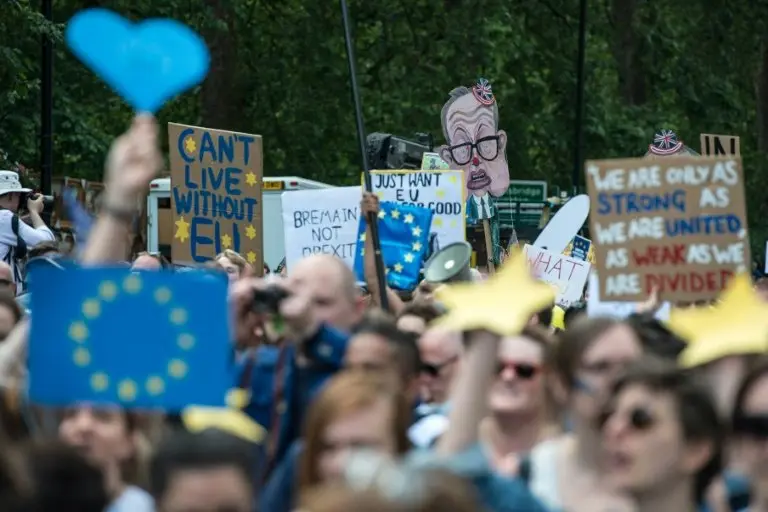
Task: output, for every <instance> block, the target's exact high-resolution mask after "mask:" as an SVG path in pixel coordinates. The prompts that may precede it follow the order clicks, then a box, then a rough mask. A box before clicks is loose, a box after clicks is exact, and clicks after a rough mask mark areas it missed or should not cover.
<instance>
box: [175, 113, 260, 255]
mask: <svg viewBox="0 0 768 512" xmlns="http://www.w3.org/2000/svg"><path fill="white" fill-rule="evenodd" d="M168 146H169V151H170V163H171V209H172V210H173V222H174V226H173V245H172V247H171V255H172V257H173V260H174V262H177V263H202V262H204V261H206V260H209V259H211V258H213V257H214V256H215V255H216V254H218V253H220V252H222V251H224V250H225V249H232V250H234V251H237V252H239V253H240V254H242V255H243V256H244V257H245V258H246V259H247V260H248V261H249V262H250V263H251V264H252V265H253V266H254V267H255V268H257V269H260V268H261V267H262V264H263V263H262V262H263V252H262V220H261V219H262V204H261V183H262V146H261V136H259V135H248V134H245V133H236V132H229V131H224V130H211V129H208V128H199V127H196V126H188V125H183V124H175V123H168Z"/></svg>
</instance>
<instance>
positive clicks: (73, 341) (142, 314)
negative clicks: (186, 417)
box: [29, 266, 232, 411]
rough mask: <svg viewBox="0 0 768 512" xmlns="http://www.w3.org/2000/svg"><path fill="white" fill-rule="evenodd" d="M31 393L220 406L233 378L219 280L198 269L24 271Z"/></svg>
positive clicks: (53, 399) (130, 404)
mask: <svg viewBox="0 0 768 512" xmlns="http://www.w3.org/2000/svg"><path fill="white" fill-rule="evenodd" d="M32 273H33V280H34V282H37V283H45V284H46V291H45V292H43V291H42V290H38V291H37V292H36V293H34V294H32V309H33V310H34V311H35V314H34V316H33V317H32V323H31V326H30V340H29V374H30V390H29V393H30V400H31V401H33V402H35V403H39V404H44V405H67V404H71V403H74V402H94V403H105V404H119V405H121V406H123V407H127V408H162V409H165V410H169V411H178V410H181V409H182V408H184V407H186V406H188V405H192V404H194V405H203V406H223V405H224V403H225V397H226V393H227V389H228V387H229V384H230V380H231V361H232V357H231V350H232V347H231V343H230V339H231V338H230V332H229V322H228V312H227V285H226V283H225V282H224V281H222V280H220V279H215V278H213V276H209V275H205V274H202V273H201V274H195V273H186V274H177V273H170V272H144V273H140V274H139V273H133V272H130V271H128V270H127V269H117V268H79V267H75V268H68V269H66V270H64V271H62V270H59V269H54V268H51V267H49V266H38V267H35V268H34V269H33V270H32Z"/></svg>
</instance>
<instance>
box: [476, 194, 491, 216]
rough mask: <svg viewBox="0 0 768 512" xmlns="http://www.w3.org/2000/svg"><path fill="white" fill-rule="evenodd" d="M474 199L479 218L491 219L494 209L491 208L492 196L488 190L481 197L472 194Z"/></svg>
mask: <svg viewBox="0 0 768 512" xmlns="http://www.w3.org/2000/svg"><path fill="white" fill-rule="evenodd" d="M472 201H474V203H475V207H476V208H477V218H478V219H490V218H491V217H493V211H492V210H491V206H492V205H491V196H490V195H489V194H488V193H487V192H486V193H485V194H483V195H482V196H480V197H478V196H476V195H472Z"/></svg>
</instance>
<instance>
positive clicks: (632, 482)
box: [600, 359, 725, 512]
mask: <svg viewBox="0 0 768 512" xmlns="http://www.w3.org/2000/svg"><path fill="white" fill-rule="evenodd" d="M600 424H601V425H602V427H601V428H602V434H603V440H604V443H605V451H606V464H605V472H606V475H607V481H608V482H609V483H610V484H611V485H613V486H614V488H616V489H618V490H619V491H622V492H625V493H627V494H628V495H630V496H632V498H633V499H634V501H635V503H636V506H637V510H638V512H678V511H680V512H682V511H691V512H693V511H696V510H698V509H699V506H700V505H701V504H702V503H703V501H704V493H705V491H706V490H707V488H708V487H709V485H710V484H711V483H712V481H713V480H714V478H715V477H716V476H717V475H719V474H720V471H721V470H722V464H723V444H724V441H725V430H724V425H723V422H722V421H721V420H720V417H719V414H718V411H717V409H716V407H715V403H714V400H713V398H712V396H711V394H710V393H709V390H708V389H707V388H706V387H705V386H704V385H703V383H702V382H700V381H697V380H696V379H695V378H694V377H692V376H691V375H690V374H688V373H685V372H684V371H682V370H680V369H678V368H676V367H675V366H674V364H672V363H669V362H666V361H659V360H654V359H648V360H644V361H640V362H638V363H636V364H635V365H633V366H631V367H630V368H629V369H628V370H627V372H626V373H625V374H624V375H623V376H622V377H621V378H619V380H618V381H617V382H616V384H615V386H614V388H613V397H612V399H611V402H610V403H609V404H608V405H607V407H606V409H605V411H604V412H603V413H602V415H601V419H600Z"/></svg>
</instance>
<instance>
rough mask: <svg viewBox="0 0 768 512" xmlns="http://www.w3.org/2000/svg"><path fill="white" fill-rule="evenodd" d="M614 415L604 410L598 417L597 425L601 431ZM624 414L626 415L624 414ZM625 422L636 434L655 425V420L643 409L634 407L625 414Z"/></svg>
mask: <svg viewBox="0 0 768 512" xmlns="http://www.w3.org/2000/svg"><path fill="white" fill-rule="evenodd" d="M615 414H616V411H614V410H610V409H609V410H605V411H603V412H602V413H601V414H600V416H598V419H597V424H598V427H599V428H600V429H601V430H602V428H603V427H605V424H606V423H608V420H609V419H611V417H613V416H614V415H615ZM625 414H626V413H625ZM626 421H627V424H628V425H629V426H630V428H631V429H632V430H634V431H636V432H645V431H647V430H649V429H650V428H651V427H653V425H655V424H656V418H655V417H654V415H653V414H652V413H651V411H649V410H648V409H646V408H645V407H635V408H633V409H632V410H630V411H629V413H628V414H626Z"/></svg>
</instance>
